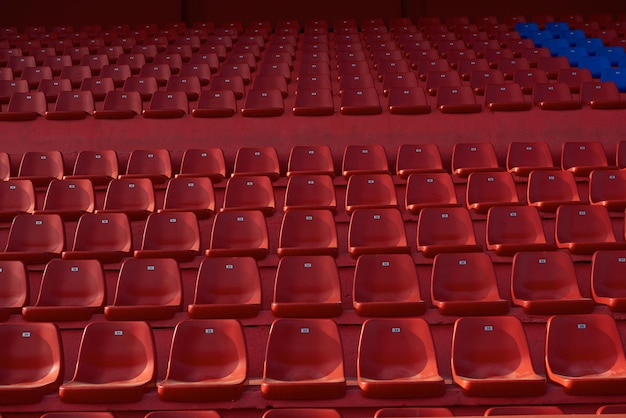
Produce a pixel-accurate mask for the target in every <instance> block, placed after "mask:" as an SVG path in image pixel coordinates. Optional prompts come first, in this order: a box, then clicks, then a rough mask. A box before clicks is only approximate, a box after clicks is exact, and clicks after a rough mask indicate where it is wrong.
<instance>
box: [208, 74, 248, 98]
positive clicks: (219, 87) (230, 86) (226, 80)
mask: <svg viewBox="0 0 626 418" xmlns="http://www.w3.org/2000/svg"><path fill="white" fill-rule="evenodd" d="M224 90H226V91H232V92H233V94H234V95H235V99H237V100H239V99H242V98H243V96H244V93H245V85H244V82H243V79H242V78H241V77H240V76H223V75H219V76H215V77H213V80H211V84H210V86H209V91H224Z"/></svg>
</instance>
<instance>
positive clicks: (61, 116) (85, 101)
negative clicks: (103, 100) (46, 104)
mask: <svg viewBox="0 0 626 418" xmlns="http://www.w3.org/2000/svg"><path fill="white" fill-rule="evenodd" d="M94 109H95V106H94V101H93V94H92V93H91V91H86V90H83V91H61V92H59V96H58V97H57V101H56V106H55V107H54V110H48V111H47V112H46V115H45V116H46V119H48V120H66V119H85V118H86V117H87V116H93V112H94Z"/></svg>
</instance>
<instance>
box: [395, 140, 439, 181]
mask: <svg viewBox="0 0 626 418" xmlns="http://www.w3.org/2000/svg"><path fill="white" fill-rule="evenodd" d="M444 171H445V170H444V168H443V164H442V161H441V153H440V151H439V147H438V146H437V144H417V145H414V144H403V145H400V147H398V154H397V155H396V173H397V174H398V176H400V178H403V179H407V178H408V177H409V176H410V175H411V174H413V173H437V172H444Z"/></svg>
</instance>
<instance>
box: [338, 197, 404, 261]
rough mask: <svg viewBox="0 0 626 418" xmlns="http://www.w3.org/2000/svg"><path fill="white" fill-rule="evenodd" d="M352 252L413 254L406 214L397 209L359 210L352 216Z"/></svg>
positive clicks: (349, 235) (349, 239)
mask: <svg viewBox="0 0 626 418" xmlns="http://www.w3.org/2000/svg"><path fill="white" fill-rule="evenodd" d="M348 252H349V253H350V255H351V256H352V257H353V258H357V257H358V256H360V255H362V254H376V253H384V254H390V253H400V254H402V253H409V252H410V249H409V246H408V243H407V239H406V231H405V228H404V221H403V219H402V214H401V212H400V210H399V209H397V208H382V209H357V210H355V211H354V212H353V213H352V215H351V216H350V224H349V227H348Z"/></svg>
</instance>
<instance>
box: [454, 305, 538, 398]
mask: <svg viewBox="0 0 626 418" xmlns="http://www.w3.org/2000/svg"><path fill="white" fill-rule="evenodd" d="M452 378H453V379H454V382H455V383H456V384H458V385H459V386H461V388H462V389H463V392H464V393H465V394H466V395H469V396H507V397H511V396H538V395H542V394H544V393H545V391H546V379H545V378H544V377H543V376H540V375H538V374H537V373H535V370H534V369H533V365H532V363H531V358H530V353H529V348H528V341H527V339H526V335H525V333H524V328H523V327H522V323H521V322H520V320H519V319H518V318H516V317H515V316H511V315H509V316H493V317H477V318H471V317H466V318H459V319H457V320H456V322H455V324H454V331H453V336H452Z"/></svg>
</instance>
